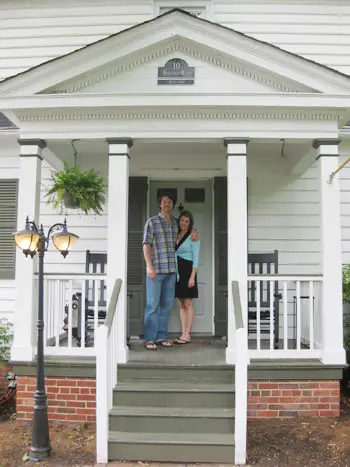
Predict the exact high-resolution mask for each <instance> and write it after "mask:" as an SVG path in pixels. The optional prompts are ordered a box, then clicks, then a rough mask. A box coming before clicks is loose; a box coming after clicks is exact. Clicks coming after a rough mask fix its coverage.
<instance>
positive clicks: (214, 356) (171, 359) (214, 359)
mask: <svg viewBox="0 0 350 467" xmlns="http://www.w3.org/2000/svg"><path fill="white" fill-rule="evenodd" d="M225 350H226V343H225V342H224V341H221V340H202V341H194V342H191V343H190V344H181V345H174V346H173V347H169V348H165V347H158V350H157V351H150V350H146V349H145V348H144V343H143V341H131V342H130V351H129V361H128V363H130V364H141V363H146V364H150V363H160V364H162V365H176V366H183V365H193V366H201V365H206V366H215V365H226V361H225Z"/></svg>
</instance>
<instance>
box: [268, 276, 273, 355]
mask: <svg viewBox="0 0 350 467" xmlns="http://www.w3.org/2000/svg"><path fill="white" fill-rule="evenodd" d="M269 285H270V350H273V338H274V336H273V324H274V313H273V303H274V298H273V290H274V283H273V281H271V280H270V281H269Z"/></svg>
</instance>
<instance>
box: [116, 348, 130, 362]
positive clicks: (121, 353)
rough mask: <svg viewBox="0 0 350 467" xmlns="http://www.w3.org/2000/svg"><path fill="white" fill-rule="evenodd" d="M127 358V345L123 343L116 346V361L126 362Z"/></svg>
mask: <svg viewBox="0 0 350 467" xmlns="http://www.w3.org/2000/svg"><path fill="white" fill-rule="evenodd" d="M128 360H129V347H127V346H126V345H123V346H121V347H118V348H117V363H126V362H127V361H128Z"/></svg>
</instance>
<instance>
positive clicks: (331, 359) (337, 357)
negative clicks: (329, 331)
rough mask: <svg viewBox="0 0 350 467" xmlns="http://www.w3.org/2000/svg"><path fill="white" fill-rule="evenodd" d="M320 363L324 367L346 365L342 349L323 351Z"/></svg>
mask: <svg viewBox="0 0 350 467" xmlns="http://www.w3.org/2000/svg"><path fill="white" fill-rule="evenodd" d="M321 360H322V363H324V364H325V365H344V366H345V365H346V354H345V350H344V349H325V350H324V352H323V354H322V358H321Z"/></svg>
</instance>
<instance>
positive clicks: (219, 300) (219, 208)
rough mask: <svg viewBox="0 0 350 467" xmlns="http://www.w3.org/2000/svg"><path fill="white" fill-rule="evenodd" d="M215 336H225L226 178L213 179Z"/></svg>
mask: <svg viewBox="0 0 350 467" xmlns="http://www.w3.org/2000/svg"><path fill="white" fill-rule="evenodd" d="M214 199H215V201H214V203H215V204H214V206H215V335H217V336H220V337H224V336H227V178H226V177H215V178H214Z"/></svg>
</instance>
